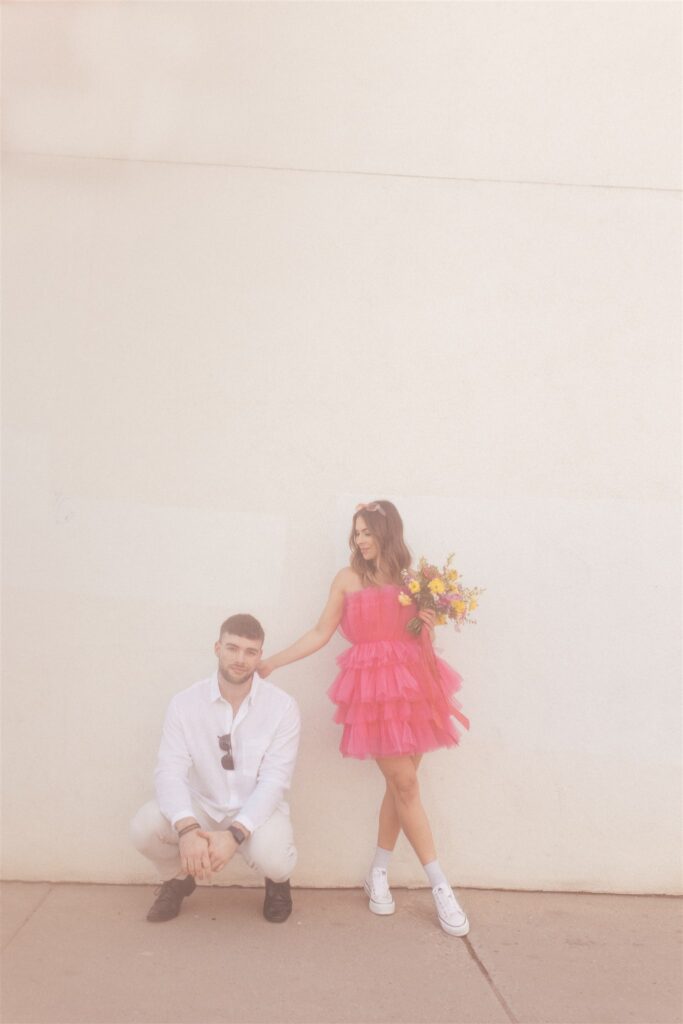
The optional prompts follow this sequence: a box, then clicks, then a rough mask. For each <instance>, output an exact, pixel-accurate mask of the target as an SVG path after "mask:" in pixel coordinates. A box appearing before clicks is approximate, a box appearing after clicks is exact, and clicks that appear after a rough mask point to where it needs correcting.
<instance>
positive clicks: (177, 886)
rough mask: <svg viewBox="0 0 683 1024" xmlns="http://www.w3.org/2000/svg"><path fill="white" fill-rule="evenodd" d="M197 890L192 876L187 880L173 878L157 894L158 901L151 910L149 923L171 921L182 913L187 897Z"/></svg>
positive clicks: (157, 890)
mask: <svg viewBox="0 0 683 1024" xmlns="http://www.w3.org/2000/svg"><path fill="white" fill-rule="evenodd" d="M196 888H197V883H196V882H195V880H194V878H193V877H192V875H188V876H187V878H172V879H171V880H170V882H164V884H163V885H161V886H159V888H158V889H156V890H155V892H156V897H157V898H156V899H155V901H154V903H153V904H152V906H151V907H150V908H149V913H148V914H147V920H148V921H170V920H171V918H172V917H177V916H178V914H179V913H180V904H181V903H182V902H183V900H184V899H185V897H186V896H189V895H190V893H193V892H194V891H195V889H196Z"/></svg>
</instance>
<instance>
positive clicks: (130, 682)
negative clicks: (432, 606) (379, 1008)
mask: <svg viewBox="0 0 683 1024" xmlns="http://www.w3.org/2000/svg"><path fill="white" fill-rule="evenodd" d="M3 19H4V25H3V34H4V77H5V81H4V92H5V145H6V150H7V154H6V156H5V164H4V167H5V171H4V203H5V212H4V235H5V261H4V291H5V299H4V306H5V311H4V346H5V348H4V353H5V354H4V386H5V392H4V418H5V429H4V445H5V454H4V502H5V506H4V516H3V525H4V586H5V592H4V644H3V647H4V682H3V699H4V744H3V749H4V793H5V797H4V799H5V806H4V817H3V840H4V875H5V877H8V878H20V879H57V880H62V879H69V880H74V879H75V880H84V881H89V880H98V881H113V882H124V881H126V882H128V881H148V880H152V877H153V876H152V873H151V871H150V869H149V868H148V866H147V865H146V863H145V862H144V861H143V860H142V858H141V857H140V856H139V855H138V854H136V853H135V852H134V851H133V850H132V849H131V848H130V847H129V845H128V842H127V821H128V818H129V817H130V815H131V814H132V813H133V812H134V811H135V810H136V808H137V806H138V805H139V804H140V803H141V802H142V801H143V800H144V799H146V798H147V797H148V796H149V795H150V794H151V791H152V790H151V773H152V769H153V764H154V757H155V752H156V745H157V742H158V735H159V727H160V723H161V718H162V715H163V711H164V709H165V706H166V703H167V701H168V699H169V698H170V696H171V695H172V694H173V693H174V692H176V691H177V690H179V689H181V688H183V687H184V686H186V685H189V684H190V683H192V682H194V681H195V680H196V679H198V678H201V677H202V676H203V675H206V674H207V673H208V672H209V671H210V670H211V669H212V666H213V656H212V644H213V641H214V638H215V632H216V628H217V625H218V623H219V622H220V621H221V620H222V618H223V617H225V616H226V615H227V614H229V613H231V612H233V611H235V610H245V609H246V610H251V611H253V612H254V613H255V614H257V615H258V616H259V617H260V618H261V619H262V621H263V622H264V625H265V627H266V630H267V634H268V641H269V645H270V646H271V649H273V648H276V647H279V646H280V645H282V644H284V643H287V642H289V641H291V640H293V639H294V638H295V637H296V636H298V635H299V633H300V632H302V631H303V630H304V629H305V628H307V627H308V626H310V625H311V624H312V623H313V622H314V621H315V619H316V618H317V615H318V613H319V611H320V609H321V607H322V605H323V602H324V600H325V596H326V592H327V587H328V585H329V581H330V578H331V577H332V575H333V573H334V572H335V570H336V569H338V568H339V567H340V566H341V565H342V564H344V562H345V559H346V555H347V549H346V539H345V538H346V533H347V530H348V524H349V517H350V514H351V512H352V510H353V507H354V505H355V504H356V503H357V502H358V501H361V500H370V499H372V498H376V497H389V498H392V499H394V500H395V501H396V502H397V504H398V505H399V507H400V509H401V511H402V513H403V515H404V519H405V522H406V528H407V534H408V540H409V542H410V544H411V547H412V549H413V551H414V553H415V554H416V555H419V554H422V553H424V554H427V555H429V556H430V557H432V558H436V559H440V558H442V557H445V555H446V554H447V553H448V552H449V551H451V550H455V552H456V555H457V558H456V561H457V565H458V566H459V568H460V569H461V571H462V572H463V573H464V574H465V576H466V578H467V580H468V581H470V582H472V583H476V584H479V585H482V586H485V587H486V588H487V590H486V594H485V596H484V598H483V600H482V602H481V609H480V613H479V624H478V625H477V626H476V627H474V628H471V629H469V630H467V631H466V632H463V633H462V634H460V635H455V634H453V633H445V632H444V631H442V632H441V633H440V635H439V637H440V644H441V646H442V647H443V649H444V653H445V656H446V657H448V658H449V660H451V661H452V663H453V664H454V665H455V666H456V667H457V668H458V669H459V670H460V671H461V672H462V674H463V675H464V677H465V689H464V691H463V701H464V704H465V706H466V710H467V712H468V713H469V714H470V716H471V719H472V723H473V726H472V731H471V733H470V735H469V736H468V737H467V738H466V740H465V742H464V744H463V746H462V747H461V748H460V749H459V750H458V751H456V752H448V753H446V752H440V753H438V754H435V755H433V756H431V757H430V758H427V759H426V761H425V765H424V770H423V792H424V797H425V800H426V803H427V806H428V809H429V812H430V815H431V818H432V821H433V824H434V829H435V833H436V836H437V842H438V848H439V852H440V857H441V860H442V862H443V863H444V865H445V866H446V868H447V870H448V873H449V875H450V876H451V878H452V880H453V881H454V882H457V883H458V884H461V885H469V886H501V887H519V888H532V889H541V888H562V889H589V890H590V889H597V890H615V891H633V892H641V891H642V892H647V891H652V892H673V891H677V890H678V889H679V888H680V873H679V850H680V828H681V821H680V802H679V798H680V730H679V728H678V723H679V721H680V715H679V710H680V708H679V693H678V671H679V646H678V641H677V628H678V615H679V609H680V605H679V565H680V560H679V550H680V545H679V509H678V505H677V500H678V493H679V492H678V482H679V450H678V445H677V441H676V436H677V435H676V429H677V410H678V379H679V366H678V331H679V327H680V324H679V310H678V299H677V280H678V277H677V275H678V273H679V272H680V226H679V220H678V216H679V213H678V200H679V193H678V191H677V190H678V189H679V188H680V180H679V167H678V163H679V152H680V134H679V129H678V110H679V92H680V88H679V71H680V68H679V56H678V39H677V34H678V31H679V22H680V9H679V8H678V6H677V5H675V4H666V3H664V4H654V5H653V4H638V3H633V4H630V3H629V4H622V3H605V4H599V3H598V4H578V3H577V4H542V3H541V4H525V3H520V4H517V3H507V4H504V5H499V4H495V3H492V4H485V3H481V4H459V3H453V4H443V5H441V4H428V3H424V4H410V3H408V4H401V5H395V4H365V5H359V4H320V5H309V4H290V3H282V4H275V5H271V4H268V3H264V4H257V3H253V4H227V3H215V4H204V3H196V4H195V3H187V4H185V3H173V4H170V3H168V4H167V3H150V4H147V3H135V4H123V3H119V4H108V3H107V4H96V3H92V4H79V3H59V2H57V3H50V4H41V3H31V4H11V5H7V6H6V7H5V10H4V12H3ZM342 648H343V641H341V639H338V638H335V639H334V640H333V641H332V643H331V644H330V646H329V647H328V648H326V649H325V650H323V651H322V652H320V653H319V654H317V655H315V656H314V657H312V658H310V659H309V660H307V661H305V662H301V663H298V664H296V665H292V666H290V667H288V668H287V669H286V670H283V671H281V672H280V673H279V674H278V675H277V677H276V678H275V681H276V682H278V683H279V684H280V685H282V686H284V687H285V688H287V689H288V690H290V691H291V692H292V693H294V694H295V695H296V697H297V699H298V700H299V702H300V705H301V708H302V712H303V718H304V733H303V741H302V750H301V757H300V762H299V765H298V771H297V776H296V780H295V786H294V790H293V793H292V807H293V816H294V820H295V824H296V830H297V835H298V843H299V848H300V865H299V868H298V870H297V875H296V882H297V883H298V884H300V885H353V884H355V883H356V882H357V880H358V879H359V877H360V876H361V874H362V872H363V870H364V868H365V866H366V863H367V859H368V856H369V854H370V853H371V851H372V848H373V846H374V839H375V835H374V832H375V817H376V811H377V807H378V803H379V800H380V796H381V785H380V780H379V774H378V772H377V769H376V768H375V767H374V766H373V765H372V764H371V763H358V762H348V761H342V759H341V757H340V756H339V755H338V752H337V743H338V739H339V735H338V729H337V727H336V726H335V725H334V724H333V723H332V721H331V716H332V707H331V705H330V703H329V701H328V698H327V697H326V694H325V691H326V688H327V687H328V686H329V685H330V683H331V681H332V679H333V676H334V672H335V664H334V658H335V655H336V654H338V653H339V651H340V650H341V649H342ZM250 878H251V876H250V875H249V874H248V873H247V872H246V871H244V870H242V869H239V868H235V869H234V870H232V871H231V872H230V873H228V872H226V873H225V875H224V876H223V878H222V881H225V882H230V881H235V880H239V881H249V880H250ZM393 878H394V881H395V882H396V884H401V883H403V884H422V873H421V871H420V869H419V867H418V865H417V863H416V860H415V858H414V856H413V854H412V852H411V851H410V849H409V848H408V846H407V844H405V843H404V842H403V841H402V845H401V846H400V848H399V850H398V852H397V856H396V862H395V869H394V871H393Z"/></svg>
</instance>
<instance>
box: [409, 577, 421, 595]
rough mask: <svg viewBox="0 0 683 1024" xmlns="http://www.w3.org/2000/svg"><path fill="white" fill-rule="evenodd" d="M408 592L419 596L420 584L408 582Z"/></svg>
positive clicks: (413, 581) (414, 581)
mask: <svg viewBox="0 0 683 1024" xmlns="http://www.w3.org/2000/svg"><path fill="white" fill-rule="evenodd" d="M408 590H409V591H410V593H411V594H419V593H420V584H419V583H418V581H417V580H410V582H409V583H408Z"/></svg>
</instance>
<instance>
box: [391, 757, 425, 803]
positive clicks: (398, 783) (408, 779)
mask: <svg viewBox="0 0 683 1024" xmlns="http://www.w3.org/2000/svg"><path fill="white" fill-rule="evenodd" d="M387 784H388V785H389V788H390V789H391V792H392V793H393V795H394V799H396V800H399V801H400V802H401V803H402V804H409V803H412V802H413V801H415V800H419V798H420V784H419V782H418V780H417V772H416V771H415V768H414V767H413V766H412V765H411V766H410V767H407V766H406V767H405V768H401V769H400V770H399V771H395V772H392V773H391V774H390V775H389V776H388V777H387Z"/></svg>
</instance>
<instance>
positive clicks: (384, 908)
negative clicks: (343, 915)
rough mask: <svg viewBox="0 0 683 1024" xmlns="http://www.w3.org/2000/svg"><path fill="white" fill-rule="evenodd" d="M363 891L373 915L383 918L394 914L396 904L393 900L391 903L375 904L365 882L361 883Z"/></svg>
mask: <svg viewBox="0 0 683 1024" xmlns="http://www.w3.org/2000/svg"><path fill="white" fill-rule="evenodd" d="M363 890H364V892H365V895H366V896H367V897H368V907H369V908H370V910H371V911H372V913H373V914H378V915H379V916H380V917H384V916H385V915H388V914H393V913H394V911H395V910H396V904H395V902H394V901H393V900H392V901H391V903H377V902H376V901H375V900H373V899H372V896H371V895H370V886H369V885H368V883H367V882H363Z"/></svg>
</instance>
